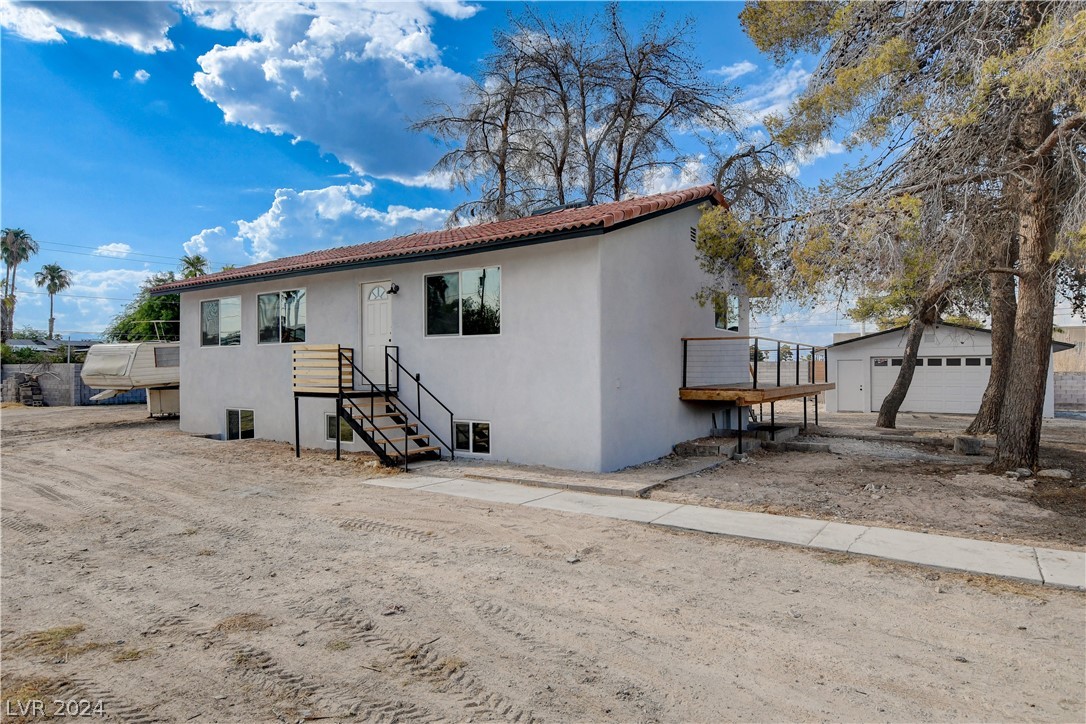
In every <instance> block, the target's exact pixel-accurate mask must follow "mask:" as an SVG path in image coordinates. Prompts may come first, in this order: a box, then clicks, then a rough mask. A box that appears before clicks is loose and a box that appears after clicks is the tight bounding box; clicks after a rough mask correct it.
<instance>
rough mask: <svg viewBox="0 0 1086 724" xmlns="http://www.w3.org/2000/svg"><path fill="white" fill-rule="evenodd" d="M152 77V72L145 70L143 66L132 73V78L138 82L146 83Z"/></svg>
mask: <svg viewBox="0 0 1086 724" xmlns="http://www.w3.org/2000/svg"><path fill="white" fill-rule="evenodd" d="M150 78H151V74H150V73H148V72H147V71H145V70H144V69H143V68H140V69H139V70H137V71H136V72H135V73H133V74H132V80H134V81H136V82H137V83H146V82H147V81H148V80H150Z"/></svg>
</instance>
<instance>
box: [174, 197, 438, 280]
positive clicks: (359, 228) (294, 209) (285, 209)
mask: <svg viewBox="0 0 1086 724" xmlns="http://www.w3.org/2000/svg"><path fill="white" fill-rule="evenodd" d="M372 190H373V185H372V184H368V183H363V184H346V185H343V186H329V187H326V188H323V189H311V190H306V191H295V190H294V189H279V190H277V191H276V192H275V200H274V201H273V202H272V205H271V207H270V208H269V209H268V210H267V211H265V212H264V213H263V214H261V215H260V216H258V217H256V218H255V219H253V220H251V221H245V220H239V221H237V222H235V223H236V224H237V227H238V233H237V236H236V237H234V239H233V242H236V243H239V244H242V245H244V249H245V253H246V254H247V255H248V257H249V260H250V261H254V262H257V261H266V260H268V259H273V258H275V257H280V256H288V255H291V254H300V253H303V252H307V251H312V250H314V249H322V248H328V247H333V246H345V245H350V244H361V243H363V242H366V241H373V240H377V239H384V238H388V237H391V236H396V235H397V234H404V233H410V232H413V231H418V230H420V229H431V228H436V227H439V226H440V225H441V224H442V223H443V222H444V221H445V219H446V218H447V217H448V215H449V211H448V210H447V209H436V208H422V209H415V208H411V207H408V206H398V205H393V206H389V207H387V208H386V209H385V210H384V211H381V210H378V209H375V208H373V207H371V206H367V205H366V204H364V203H361V201H360V200H361V199H362V198H364V197H365V196H367V195H369V194H370V193H371V191H372ZM209 231H215V230H209ZM202 235H206V236H202ZM197 237H200V241H201V242H202V243H203V244H204V246H203V248H204V249H206V250H207V252H208V253H210V254H212V255H217V254H218V252H217V251H216V247H215V246H214V245H212V244H207V243H206V242H207V241H208V240H209V239H211V238H214V239H216V240H217V241H218V242H219V243H220V244H226V243H227V242H226V239H225V234H223V233H221V232H216V233H215V234H212V235H207V231H204V232H201V234H198V235H197V236H195V237H193V239H192V240H190V242H189V244H192V245H193V247H192V248H194V249H197V248H201V247H199V246H197V245H196V244H195V243H194V242H195V241H196V239H197ZM185 248H186V250H188V249H189V245H188V244H186V247H185ZM200 253H204V252H200Z"/></svg>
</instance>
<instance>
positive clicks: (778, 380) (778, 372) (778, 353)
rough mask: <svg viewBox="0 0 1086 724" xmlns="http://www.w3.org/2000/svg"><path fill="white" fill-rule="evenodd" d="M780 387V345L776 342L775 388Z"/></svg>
mask: <svg viewBox="0 0 1086 724" xmlns="http://www.w3.org/2000/svg"><path fill="white" fill-rule="evenodd" d="M780 386H781V343H780V341H779V340H778V341H777V387H780Z"/></svg>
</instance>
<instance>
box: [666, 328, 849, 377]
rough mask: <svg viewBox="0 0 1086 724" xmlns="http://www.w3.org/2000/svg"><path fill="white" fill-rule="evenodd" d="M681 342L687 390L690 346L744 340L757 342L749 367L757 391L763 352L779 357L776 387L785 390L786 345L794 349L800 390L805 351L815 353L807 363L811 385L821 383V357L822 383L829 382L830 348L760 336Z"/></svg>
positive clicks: (777, 360)
mask: <svg viewBox="0 0 1086 724" xmlns="http://www.w3.org/2000/svg"><path fill="white" fill-rule="evenodd" d="M681 339H682V348H683V360H682V365H683V366H682V386H683V387H684V388H685V387H686V386H687V382H688V381H689V374H688V368H689V362H690V349H689V345H690V342H742V341H744V340H747V341H748V342H753V344H748V345H746V346H747V347H748V348H749V350H750V364H749V366H748V371H749V372H750V376H751V386H752V387H753V389H758V367H759V362H761V361H762V360H761V357H762V353H763V352H765V353H767V354H772V353H774V352H775V353H776V359H775V360H773V364H776V367H777V370H776V372H777V379H776V382H777V384H776V386H777V387H781V386H782V382H781V362H782V360H781V352H782V348H783V346H784V345H788V346H789V347H790V348H791V351H792V354H793V355H794V360H795V365H796V382H795V384H796V385H797V386H798V385H799V384H801V383H800V371H799V368H800V364H801V363H802V362H804V360H802V359H801V355H802V352H801V351H802V350H803V349H804V348H807V349H809V350H810V351H811V358H810V360H807V362H808V364H809V365H810V374H809V376H810V383H812V384H818V380H817V369H818V368H817V362H818V361H819V357H821V360H822V381H823V382H824V383H828V382H829V365H828V363H827V362H828V352H827V350H828V348H827V347H821V346H818V345H813V344H804V343H802V342H791V341H786V340H781V339H776V338H773V337H759V336H753V335H750V336H748V335H735V336H727V337H719V336H718V337H682V338H681ZM763 341H765V342H772V343H774V346H775V349H774V348H773V347H772V346H771V347H768V348H765V347H762V346H761V344H760V343H761V342H763ZM766 361H767V362H768V361H769V360H766Z"/></svg>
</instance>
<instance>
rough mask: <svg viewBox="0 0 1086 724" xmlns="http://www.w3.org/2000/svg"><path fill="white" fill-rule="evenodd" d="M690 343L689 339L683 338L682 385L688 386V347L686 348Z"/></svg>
mask: <svg viewBox="0 0 1086 724" xmlns="http://www.w3.org/2000/svg"><path fill="white" fill-rule="evenodd" d="M688 344H689V340H686V339H684V340H683V385H682V386H683V387H686V355H687V349H686V348H687V345H688Z"/></svg>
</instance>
